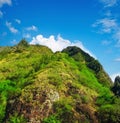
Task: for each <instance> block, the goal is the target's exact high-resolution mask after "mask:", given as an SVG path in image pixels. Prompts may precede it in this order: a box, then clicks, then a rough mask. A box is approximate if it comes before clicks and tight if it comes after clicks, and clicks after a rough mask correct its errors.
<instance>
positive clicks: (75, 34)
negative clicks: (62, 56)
mask: <svg viewBox="0 0 120 123" xmlns="http://www.w3.org/2000/svg"><path fill="white" fill-rule="evenodd" d="M119 4H120V1H119V0H91V1H89V0H84V1H83V0H82V1H79V0H71V1H68V0H64V1H63V0H34V1H33V0H31V1H23V0H19V1H18V0H0V28H1V29H0V46H12V45H15V44H17V43H18V42H19V41H20V40H21V39H22V38H25V39H26V40H27V41H28V42H29V43H30V44H36V43H37V44H38V43H39V44H42V45H46V46H48V47H50V48H52V50H53V51H54V52H55V51H57V50H62V49H63V48H65V47H66V46H69V45H71V46H73V45H75V46H78V47H80V48H81V49H83V50H84V51H86V52H87V53H89V54H90V55H92V56H93V57H95V58H97V59H98V60H99V61H100V63H101V64H102V65H103V67H104V69H105V71H106V72H107V73H108V74H109V75H110V76H111V78H112V79H113V78H114V77H115V76H116V75H118V74H119V75H120V15H119V9H120V6H119Z"/></svg>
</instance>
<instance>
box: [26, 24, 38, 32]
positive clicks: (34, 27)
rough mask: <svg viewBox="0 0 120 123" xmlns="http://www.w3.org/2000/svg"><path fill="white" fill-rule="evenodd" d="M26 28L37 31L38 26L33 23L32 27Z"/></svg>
mask: <svg viewBox="0 0 120 123" xmlns="http://www.w3.org/2000/svg"><path fill="white" fill-rule="evenodd" d="M26 30H27V31H37V30H38V28H37V27H36V26H34V25H32V26H31V27H27V28H26Z"/></svg>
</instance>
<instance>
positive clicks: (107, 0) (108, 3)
mask: <svg viewBox="0 0 120 123" xmlns="http://www.w3.org/2000/svg"><path fill="white" fill-rule="evenodd" d="M117 1H118V0H100V2H101V3H103V4H104V7H112V6H114V5H116V4H117Z"/></svg>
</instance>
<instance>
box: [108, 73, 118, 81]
mask: <svg viewBox="0 0 120 123" xmlns="http://www.w3.org/2000/svg"><path fill="white" fill-rule="evenodd" d="M116 76H120V73H115V74H112V75H110V77H111V79H112V81H113V82H114V80H115V77H116Z"/></svg>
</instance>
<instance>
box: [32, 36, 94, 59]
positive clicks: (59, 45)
mask: <svg viewBox="0 0 120 123" xmlns="http://www.w3.org/2000/svg"><path fill="white" fill-rule="evenodd" d="M30 44H40V45H44V46H47V47H49V48H50V49H51V50H52V51H53V52H56V51H62V50H63V49H64V48H66V47H68V46H77V47H79V48H81V49H82V50H84V51H85V52H87V53H89V54H90V55H91V56H93V57H94V58H96V57H95V55H93V54H92V53H91V52H90V51H89V50H88V49H86V48H85V47H84V45H83V44H82V42H81V41H76V42H70V41H69V40H67V39H63V38H62V37H61V36H60V35H58V36H57V38H56V39H55V37H54V35H51V36H50V37H49V38H45V37H43V35H37V36H36V37H33V39H32V41H31V42H30Z"/></svg>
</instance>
